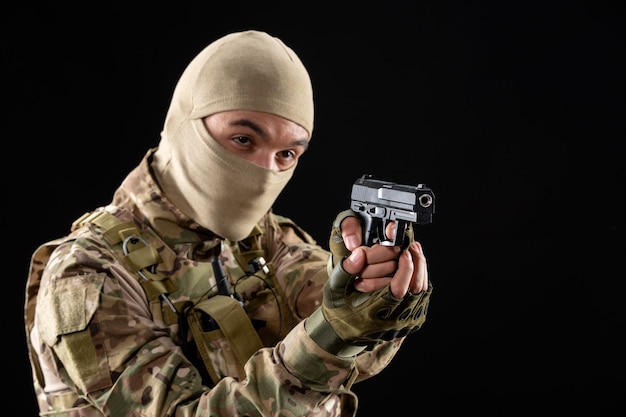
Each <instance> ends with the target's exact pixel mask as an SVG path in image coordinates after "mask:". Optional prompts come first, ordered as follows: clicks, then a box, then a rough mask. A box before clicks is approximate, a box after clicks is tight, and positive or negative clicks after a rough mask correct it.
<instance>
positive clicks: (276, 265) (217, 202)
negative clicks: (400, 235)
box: [25, 31, 432, 417]
mask: <svg viewBox="0 0 626 417" xmlns="http://www.w3.org/2000/svg"><path fill="white" fill-rule="evenodd" d="M312 131H313V93H312V87H311V82H310V78H309V74H308V73H307V70H306V69H305V67H304V66H303V64H302V62H301V61H300V59H299V58H298V56H297V55H296V54H295V53H294V51H293V50H292V49H291V48H289V47H287V46H286V45H285V44H284V43H283V42H282V41H281V40H280V39H278V38H275V37H272V36H270V35H268V34H267V33H264V32H259V31H245V32H238V33H232V34H229V35H226V36H224V37H222V38H220V39H218V40H216V41H215V42H213V43H211V44H210V45H208V46H207V47H206V48H205V49H204V50H202V51H201V52H200V53H199V54H198V55H197V56H196V57H195V58H194V59H193V60H192V61H191V63H190V64H189V65H188V67H187V68H186V69H185V71H184V72H183V74H182V76H181V78H180V80H179V82H178V84H177V86H176V89H175V91H174V93H173V97H172V101H171V104H170V107H169V110H168V113H167V115H166V118H165V123H164V128H163V130H162V133H161V139H160V142H159V144H158V146H157V147H154V148H152V149H149V150H148V152H147V153H146V155H145V157H144V158H143V159H142V160H141V161H140V163H139V164H138V166H137V167H136V168H135V169H133V170H132V171H131V172H130V173H129V174H128V175H127V177H126V178H125V179H124V181H123V182H122V184H121V185H120V186H119V188H118V189H117V190H116V192H115V193H114V196H113V198H112V201H111V203H110V204H109V205H106V206H104V207H99V208H96V209H94V210H93V211H90V212H88V213H86V214H85V215H83V216H81V217H80V218H79V219H77V220H76V221H75V222H74V223H73V225H72V227H71V231H70V232H69V233H68V235H67V236H64V237H61V238H59V239H57V240H54V241H51V242H47V243H45V244H43V245H41V247H40V248H39V249H38V250H37V251H36V252H35V253H34V254H33V257H32V263H31V271H30V276H29V281H28V284H27V289H26V290H27V299H26V306H25V321H26V333H27V337H28V341H29V355H30V359H31V365H32V371H33V382H34V389H35V394H36V397H37V400H38V404H39V409H40V411H41V414H42V415H46V416H130V415H143V416H192V415H194V416H209V415H211V416H229V417H232V416H240V415H246V416H270V415H293V416H303V415H307V416H338V415H342V416H352V415H355V413H356V409H357V397H356V395H355V394H354V393H353V392H352V391H351V387H352V385H353V384H354V383H355V382H358V381H361V380H363V379H365V378H370V377H372V376H374V375H376V374H378V373H379V372H380V371H381V370H382V369H383V368H384V367H385V366H386V365H387V364H388V363H389V361H390V360H391V359H392V358H393V357H394V355H395V354H396V352H397V351H398V349H399V348H400V346H401V345H402V343H403V341H404V340H405V338H406V337H407V335H408V334H409V333H411V332H413V331H415V330H417V329H418V328H419V327H420V326H421V325H422V323H423V322H424V320H425V315H426V308H427V304H428V300H429V297H430V294H431V291H432V286H431V284H430V281H429V279H428V273H427V265H426V260H425V257H424V254H423V252H422V249H421V246H420V244H419V242H415V241H413V239H412V238H411V242H412V243H410V245H409V246H408V248H406V249H403V248H400V247H397V246H381V245H378V244H377V245H374V246H372V247H365V246H361V224H360V222H359V220H358V215H357V214H356V213H354V212H352V211H350V210H347V211H344V212H342V213H340V214H339V215H338V216H337V218H336V220H335V222H334V223H333V225H330V226H332V227H331V234H330V240H329V242H330V243H329V246H330V248H329V250H326V249H324V248H322V247H321V246H320V245H318V244H317V243H316V242H315V241H314V240H313V238H312V237H311V235H309V234H308V233H307V232H305V231H304V230H302V229H301V228H300V227H299V226H298V225H297V224H295V223H294V222H293V221H292V220H291V219H290V218H288V217H284V216H281V215H279V214H277V213H273V211H272V209H271V207H272V205H273V203H274V201H275V200H276V198H277V196H278V194H279V193H280V192H281V191H282V189H283V188H284V187H285V185H286V184H287V182H288V181H289V179H290V178H291V176H292V174H293V172H294V170H295V168H296V165H297V162H298V159H299V157H300V156H302V154H303V153H304V152H305V151H306V149H307V146H308V144H309V141H310V139H311V134H312ZM391 229H393V224H392V225H390V230H389V233H393V230H391ZM407 233H408V232H407ZM411 236H412V233H411ZM402 313H404V314H402ZM407 313H410V315H409V316H407Z"/></svg>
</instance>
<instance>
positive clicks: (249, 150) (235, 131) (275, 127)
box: [203, 110, 310, 171]
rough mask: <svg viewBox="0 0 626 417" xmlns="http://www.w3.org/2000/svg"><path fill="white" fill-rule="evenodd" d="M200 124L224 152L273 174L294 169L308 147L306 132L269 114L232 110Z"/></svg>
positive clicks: (294, 124)
mask: <svg viewBox="0 0 626 417" xmlns="http://www.w3.org/2000/svg"><path fill="white" fill-rule="evenodd" d="M203 122H204V126H205V127H206V129H207V130H208V132H209V134H210V135H211V136H212V137H213V138H214V139H215V140H216V141H217V142H218V143H220V144H221V145H222V146H223V147H224V148H226V149H228V150H229V151H230V152H232V153H234V154H235V155H238V156H240V157H241V158H243V159H245V160H247V161H249V162H251V163H253V164H255V165H258V166H260V167H263V168H267V169H271V170H274V171H284V170H286V169H289V168H291V167H292V166H294V165H295V164H296V162H297V160H298V158H300V156H302V154H303V153H304V152H305V151H306V150H307V148H308V146H309V140H310V137H309V134H308V132H307V131H306V129H304V128H303V127H302V126H300V125H299V124H297V123H294V122H292V121H290V120H287V119H284V118H282V117H280V116H276V115H273V114H270V113H262V112H256V111H248V110H231V111H225V112H221V113H216V114H213V115H210V116H207V117H205V118H204V119H203Z"/></svg>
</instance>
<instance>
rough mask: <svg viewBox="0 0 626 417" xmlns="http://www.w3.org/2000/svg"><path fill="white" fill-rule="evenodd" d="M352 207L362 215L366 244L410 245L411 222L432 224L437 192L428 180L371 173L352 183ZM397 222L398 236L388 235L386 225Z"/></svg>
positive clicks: (364, 242)
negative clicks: (392, 178) (401, 179)
mask: <svg viewBox="0 0 626 417" xmlns="http://www.w3.org/2000/svg"><path fill="white" fill-rule="evenodd" d="M351 199H352V202H351V204H350V208H351V209H352V210H353V211H355V212H356V213H358V214H359V215H360V216H361V219H362V224H363V244H364V245H366V246H372V245H374V244H376V243H378V244H381V245H384V246H402V247H403V248H405V249H406V247H408V245H409V241H408V238H407V237H406V234H405V231H406V230H407V228H408V227H409V226H410V225H411V224H413V223H414V224H430V223H432V221H433V214H434V212H435V195H434V193H433V192H432V190H431V189H430V188H428V187H426V186H425V185H424V184H417V185H406V184H396V183H394V182H390V181H383V180H379V179H377V178H375V177H374V176H372V175H370V174H365V175H363V176H361V177H360V178H359V179H357V180H356V181H355V182H354V185H352V196H351ZM390 221H395V222H396V232H395V236H392V237H388V236H387V235H386V234H385V228H386V227H387V225H388V224H389V222H390Z"/></svg>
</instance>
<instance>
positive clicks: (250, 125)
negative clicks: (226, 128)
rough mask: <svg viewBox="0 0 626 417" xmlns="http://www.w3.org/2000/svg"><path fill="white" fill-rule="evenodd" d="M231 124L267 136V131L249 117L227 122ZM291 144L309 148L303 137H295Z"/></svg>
mask: <svg viewBox="0 0 626 417" xmlns="http://www.w3.org/2000/svg"><path fill="white" fill-rule="evenodd" d="M229 125H231V126H244V127H248V128H250V129H252V130H254V131H255V132H256V133H257V134H258V135H259V136H261V137H267V132H265V130H263V128H261V126H259V125H258V124H256V123H254V122H253V121H251V120H249V119H236V120H233V121H231V122H230V123H229ZM290 145H291V146H301V147H303V148H304V149H305V150H307V149H308V148H309V141H308V140H305V139H296V140H294V141H292V142H291V143H290Z"/></svg>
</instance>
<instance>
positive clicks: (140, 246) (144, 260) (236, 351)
mask: <svg viewBox="0 0 626 417" xmlns="http://www.w3.org/2000/svg"><path fill="white" fill-rule="evenodd" d="M276 217H277V218H278V219H279V220H284V221H285V222H286V223H287V224H288V225H289V226H292V227H294V228H295V230H297V231H298V234H300V236H301V237H302V238H303V239H304V240H305V241H309V242H310V241H311V239H310V237H309V236H308V235H307V234H306V233H305V232H303V231H302V230H301V229H299V228H298V227H297V226H295V225H294V224H293V223H292V222H290V221H289V219H286V218H283V217H280V216H276ZM124 218H128V219H130V220H123V219H124ZM281 225H284V224H282V223H281ZM82 227H88V228H89V229H90V230H91V232H92V233H93V234H95V236H98V237H100V238H101V242H102V243H103V245H104V246H105V247H108V248H109V249H110V250H111V252H112V253H113V254H114V255H115V256H116V257H117V258H118V259H119V260H120V261H121V263H122V264H123V265H125V267H126V268H127V269H128V270H129V271H131V272H132V273H133V274H135V276H136V278H137V280H138V281H139V282H140V283H141V285H142V287H143V288H144V290H145V293H146V297H147V299H148V302H149V305H150V310H151V313H152V316H153V319H154V320H155V321H162V322H163V323H164V324H166V325H173V324H178V325H179V329H180V333H181V340H180V343H181V345H182V346H183V349H184V350H185V352H186V354H187V356H188V357H189V359H190V360H191V361H192V362H194V364H196V366H197V367H198V369H199V370H200V372H201V373H202V374H203V377H204V381H203V382H204V383H205V384H207V385H211V383H212V384H215V383H217V382H218V381H219V380H220V379H222V378H223V377H224V376H228V375H229V376H233V377H235V378H237V379H239V380H241V379H243V377H244V370H243V367H244V364H245V362H246V361H247V360H248V358H249V357H250V356H251V355H252V354H253V353H254V352H256V351H257V350H258V349H260V348H262V347H263V346H272V345H274V344H275V343H276V342H277V341H278V340H281V339H282V338H283V337H284V336H285V335H286V334H287V333H288V332H289V331H290V330H291V328H293V327H294V326H295V325H296V324H297V322H298V319H297V318H296V317H294V316H293V314H292V312H291V309H290V308H289V306H288V304H287V301H286V298H285V296H284V294H283V292H282V289H281V287H280V285H278V282H277V281H276V278H275V274H274V269H273V265H272V263H271V262H266V258H265V256H264V254H265V253H264V250H263V242H264V240H263V239H271V238H272V236H271V234H272V233H273V227H270V225H266V227H265V230H262V229H261V228H260V227H259V226H257V227H255V229H254V230H253V232H252V233H251V234H250V235H249V236H248V237H247V238H246V239H244V240H242V241H240V242H234V243H231V244H230V246H229V247H228V249H229V250H228V251H227V252H229V253H232V259H228V258H225V259H224V260H225V262H224V267H225V269H226V270H228V272H229V274H228V275H230V276H231V277H239V278H238V279H237V280H236V281H235V282H232V281H231V282H229V283H228V284H227V285H225V286H223V284H225V283H224V281H220V280H219V279H216V276H217V277H218V278H221V277H220V273H219V272H217V273H216V271H219V268H218V269H215V266H216V264H215V263H212V262H198V263H190V262H188V263H187V265H186V266H183V267H181V266H180V265H179V264H180V262H178V263H177V262H175V261H176V259H177V255H176V254H175V253H174V252H173V250H172V249H171V248H170V247H168V246H167V245H166V244H165V243H164V242H163V241H162V240H161V239H160V238H159V237H158V236H157V234H156V233H154V232H153V231H152V230H151V229H150V228H148V227H147V225H145V224H143V223H140V222H137V221H135V220H133V219H132V216H131V215H130V214H129V213H128V212H125V211H124V210H119V211H117V212H116V214H115V215H114V214H112V212H111V210H110V209H109V210H104V209H99V210H96V211H93V212H90V213H86V214H85V215H83V216H81V217H80V218H79V219H78V220H76V221H75V222H74V223H73V225H72V232H74V231H76V230H79V229H80V228H82ZM276 227H278V225H276ZM268 235H269V236H268ZM69 238H70V239H71V235H70V237H69ZM64 241H67V238H62V239H57V240H54V241H51V242H48V243H47V244H44V245H42V246H41V247H40V248H39V249H38V250H37V251H36V252H35V253H34V255H33V258H32V262H31V269H30V276H29V283H28V287H27V301H26V310H27V312H26V317H25V318H26V324H27V326H26V330H27V338H28V339H29V350H30V351H31V352H30V356H31V362H32V363H33V369H34V373H35V376H36V377H38V378H39V381H40V383H41V382H43V381H42V379H41V375H40V372H39V371H38V369H39V367H38V364H37V360H36V355H35V354H34V352H32V348H31V346H30V330H31V329H32V323H33V320H34V312H35V303H36V298H37V291H38V289H39V281H40V278H41V273H42V271H43V269H44V268H45V264H46V262H47V259H48V258H49V257H50V255H51V253H52V252H53V250H54V248H55V247H56V246H58V245H59V244H61V243H63V242H64ZM218 255H219V254H218ZM174 264H177V267H176V268H178V269H175V267H174ZM191 273H193V274H199V276H202V277H203V279H202V282H203V283H204V284H203V285H200V286H196V287H195V289H194V290H193V291H191V292H189V291H188V289H185V290H186V291H185V294H184V297H180V296H178V295H177V290H178V289H177V288H176V285H175V282H176V281H177V280H175V279H172V278H174V277H175V276H181V275H180V274H183V275H184V274H191ZM176 274H178V275H176ZM231 286H232V290H233V291H232V292H231V291H229V288H230V287H231ZM172 295H174V297H175V298H174V299H172V298H171V296H172ZM268 317H272V319H271V320H275V321H269V322H268V320H267V318H268ZM209 378H210V380H209ZM36 381H37V380H36ZM36 384H37V382H36Z"/></svg>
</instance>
